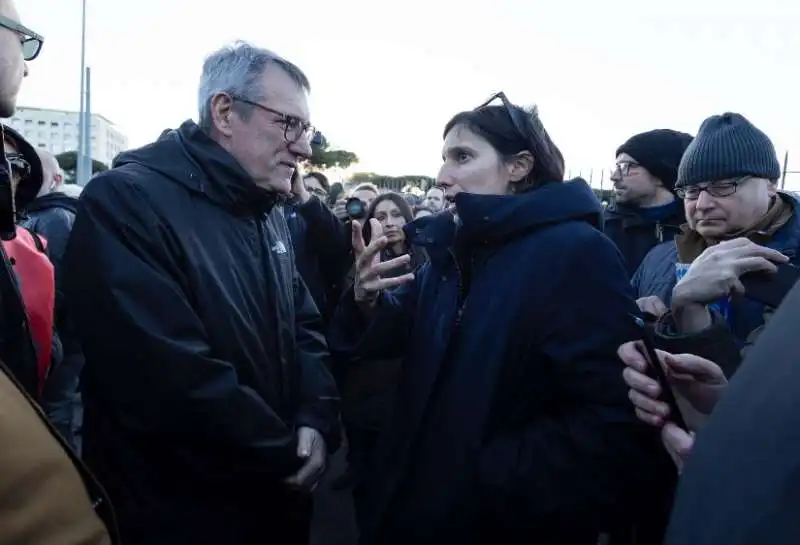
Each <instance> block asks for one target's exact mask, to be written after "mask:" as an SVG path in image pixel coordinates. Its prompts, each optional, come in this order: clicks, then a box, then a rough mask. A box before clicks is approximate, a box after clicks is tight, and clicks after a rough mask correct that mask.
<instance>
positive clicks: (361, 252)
mask: <svg viewBox="0 0 800 545" xmlns="http://www.w3.org/2000/svg"><path fill="white" fill-rule="evenodd" d="M369 225H370V230H371V236H370V241H369V244H367V245H365V244H364V237H363V235H362V228H361V223H359V222H357V221H354V222H353V252H354V254H355V258H356V278H355V282H354V284H353V293H354V296H355V300H356V302H357V303H362V304H370V305H371V304H373V303H374V302H375V301H376V300H377V298H378V295H379V294H380V292H381V290H385V289H389V288H394V287H396V286H400V285H402V284H405V283H406V282H410V281H411V280H413V279H414V274H413V273H408V274H404V275H401V276H396V277H393V278H382V276H381V275H383V274H385V273H387V272H389V271H392V270H394V269H397V268H398V267H403V266H405V265H407V264H408V263H409V261H410V260H411V256H409V255H408V254H405V255H401V256H400V257H395V258H394V259H390V260H388V261H384V262H381V255H380V253H381V250H382V249H383V248H385V247H386V244H387V240H386V237H385V236H383V227H382V226H381V224H380V222H379V221H378V220H376V219H374V218H373V219H371V220H369Z"/></svg>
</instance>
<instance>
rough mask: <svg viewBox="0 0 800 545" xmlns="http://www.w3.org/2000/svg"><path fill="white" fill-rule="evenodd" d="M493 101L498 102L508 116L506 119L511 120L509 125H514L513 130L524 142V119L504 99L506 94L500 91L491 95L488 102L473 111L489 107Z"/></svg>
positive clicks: (525, 135) (525, 134) (526, 135)
mask: <svg viewBox="0 0 800 545" xmlns="http://www.w3.org/2000/svg"><path fill="white" fill-rule="evenodd" d="M495 100H499V101H500V103H501V104H502V106H503V109H504V110H505V111H506V113H507V114H508V117H510V118H511V123H513V124H514V128H515V129H516V130H517V132H518V133H519V135H520V136H521V137H522V138H524V139H525V140H528V133H527V131H526V130H525V119H524V117H523V114H522V112H520V111H519V109H518V108H515V107H514V106H513V105H512V104H511V102H510V101H509V100H508V98H506V94H505V93H504V92H503V91H500V92H499V93H495V94H493V95H492V96H491V97H489V100H487V101H486V102H484V103H483V104H481V105H480V106H478V107H477V108H475V109H476V110H480V109H481V108H485V107H486V106H490V105H491V104H492V102H494V101H495Z"/></svg>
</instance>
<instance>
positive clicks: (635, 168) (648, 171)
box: [603, 129, 692, 276]
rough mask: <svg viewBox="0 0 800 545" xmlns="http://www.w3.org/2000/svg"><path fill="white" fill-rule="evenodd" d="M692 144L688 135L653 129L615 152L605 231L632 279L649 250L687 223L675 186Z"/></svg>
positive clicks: (673, 234) (629, 140)
mask: <svg viewBox="0 0 800 545" xmlns="http://www.w3.org/2000/svg"><path fill="white" fill-rule="evenodd" d="M691 141H692V137H691V136H690V135H688V134H686V133H682V132H678V131H673V130H670V129H656V130H653V131H648V132H644V133H640V134H636V135H634V136H632V137H630V138H629V139H628V140H627V141H626V142H625V143H624V144H622V145H621V146H620V147H619V148H617V157H616V159H617V162H616V165H615V166H614V169H613V170H612V172H611V181H612V182H613V184H614V201H613V202H612V203H611V204H610V205H609V207H608V208H606V210H605V214H604V220H605V222H604V224H605V225H604V228H603V231H604V232H605V234H606V236H608V238H610V239H611V240H613V241H614V244H616V245H617V248H619V251H620V252H621V253H622V256H623V258H624V259H625V265H626V266H627V268H628V273H629V274H630V275H631V276H633V273H634V272H636V269H637V268H638V267H639V264H640V263H641V262H642V259H644V256H646V255H647V252H649V251H650V250H651V249H653V247H654V246H655V245H657V244H659V243H661V242H666V241H668V240H672V239H673V238H674V237H675V235H677V234H678V233H680V229H681V225H683V224H684V223H685V222H686V220H685V218H684V215H683V203H681V202H680V200H678V199H676V198H675V194H674V186H675V179H676V178H677V176H678V164H679V163H680V161H681V157H682V156H683V152H684V151H686V147H687V146H688V145H689V143H690V142H691Z"/></svg>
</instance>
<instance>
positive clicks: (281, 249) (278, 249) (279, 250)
mask: <svg viewBox="0 0 800 545" xmlns="http://www.w3.org/2000/svg"><path fill="white" fill-rule="evenodd" d="M271 249H272V251H273V252H275V253H276V254H285V253H286V252H287V250H286V245H285V244H284V243H283V241H282V240H279V241H278V242H276V243H275V246H273V247H272V248H271Z"/></svg>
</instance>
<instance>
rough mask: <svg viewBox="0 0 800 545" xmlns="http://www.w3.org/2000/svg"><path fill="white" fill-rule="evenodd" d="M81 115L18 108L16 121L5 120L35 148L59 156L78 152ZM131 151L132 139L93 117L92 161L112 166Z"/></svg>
mask: <svg viewBox="0 0 800 545" xmlns="http://www.w3.org/2000/svg"><path fill="white" fill-rule="evenodd" d="M79 116H80V114H79V113H78V112H70V111H65V110H49V109H47V108H28V107H25V106H19V107H17V111H16V113H15V114H14V117H12V118H10V119H4V120H3V123H5V124H8V125H10V126H11V127H12V128H13V129H14V130H16V131H17V132H19V133H20V134H22V136H24V137H25V139H26V140H27V141H28V142H30V143H31V144H32V145H33V146H34V147H39V148H44V149H46V150H48V151H49V152H50V153H53V154H55V155H58V154H59V153H63V152H65V151H78V132H79V130H78V129H79V123H78V118H79ZM126 149H128V138H127V137H126V136H125V135H124V134H122V133H121V132H120V131H119V130H118V129H117V128H116V127H115V126H114V124H113V123H112V122H111V121H109V120H108V119H106V118H105V117H103V116H101V115H92V159H95V160H97V161H101V162H103V163H105V164H106V165H109V166H111V161H112V160H113V159H114V157H116V156H117V154H118V153H119V152H121V151H125V150H126Z"/></svg>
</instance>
